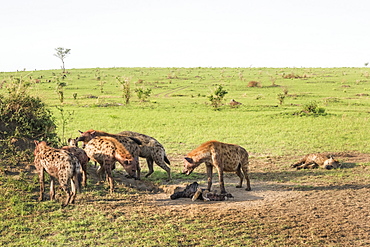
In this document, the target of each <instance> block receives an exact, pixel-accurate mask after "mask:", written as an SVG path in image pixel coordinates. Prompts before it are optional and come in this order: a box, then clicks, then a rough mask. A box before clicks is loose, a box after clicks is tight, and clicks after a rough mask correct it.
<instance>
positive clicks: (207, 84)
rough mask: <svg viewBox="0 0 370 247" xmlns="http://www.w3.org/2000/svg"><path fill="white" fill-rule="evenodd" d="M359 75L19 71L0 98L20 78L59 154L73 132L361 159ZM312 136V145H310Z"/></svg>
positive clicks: (364, 71)
mask: <svg viewBox="0 0 370 247" xmlns="http://www.w3.org/2000/svg"><path fill="white" fill-rule="evenodd" d="M369 71H370V69H369V68H326V69H324V68H95V69H70V70H67V71H66V72H65V73H63V72H61V71H60V70H49V71H32V72H27V71H22V72H17V73H2V74H1V77H0V82H1V85H0V86H1V89H0V93H2V94H6V93H7V92H8V91H9V90H17V89H15V88H13V89H10V88H11V87H13V86H14V83H12V81H14V80H18V79H19V78H22V84H23V85H27V88H28V91H29V94H30V95H31V96H33V97H37V98H39V99H40V100H41V102H42V103H43V104H45V106H46V109H47V110H48V111H50V112H51V114H52V116H53V117H54V118H55V124H56V126H57V129H56V133H57V134H58V136H59V138H60V139H61V142H62V143H60V145H62V144H63V143H65V141H66V139H67V138H69V137H75V136H76V135H78V132H77V131H78V130H86V129H91V128H95V129H101V130H105V131H108V132H113V133H115V132H120V131H123V130H133V131H138V132H142V133H147V134H149V135H152V136H155V137H156V138H157V139H159V140H160V141H161V142H162V143H164V144H165V146H166V149H167V150H168V152H170V153H171V152H172V153H184V152H186V151H187V150H188V149H191V148H194V147H195V146H197V145H198V144H199V143H201V142H203V141H207V140H210V139H217V140H220V141H225V142H231V143H237V144H239V145H242V146H245V147H246V148H247V149H249V150H250V151H252V152H256V153H273V154H291V153H296V152H299V153H304V152H307V151H315V150H322V149H325V150H343V149H353V150H355V149H359V150H360V151H369V152H370V150H368V145H364V143H365V142H366V140H365V138H364V136H365V135H364V134H363V135H362V134H361V133H362V131H365V129H366V126H368V125H369V123H368V121H367V120H366V119H367V118H368V114H369V113H368V109H369V106H370V97H369V94H370V87H369V83H370V78H369ZM17 78H18V79H17ZM251 82H253V83H251ZM12 85H13V86H12ZM251 85H252V86H251ZM231 99H233V100H236V101H237V102H240V103H242V104H241V105H238V107H232V106H230V105H229V104H227V103H226V102H229V101H230V100H231ZM213 109H218V111H214V110H213ZM303 116H305V117H310V116H312V117H315V118H314V119H310V118H309V119H307V118H301V117H303ZM317 116H321V117H320V118H317ZM333 122H335V123H336V124H335V125H333V124H332V123H333ZM323 129H325V134H324V135H323V134H322V131H323ZM355 129H356V130H357V131H352V130H355ZM283 133H284V134H283ZM312 136H320V140H319V138H312ZM292 137H294V138H292ZM33 138H38V139H42V138H45V137H43V136H38V135H34V136H33ZM343 140H353V142H352V141H351V142H346V143H343ZM291 144H293V145H291Z"/></svg>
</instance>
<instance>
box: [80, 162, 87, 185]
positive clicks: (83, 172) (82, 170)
mask: <svg viewBox="0 0 370 247" xmlns="http://www.w3.org/2000/svg"><path fill="white" fill-rule="evenodd" d="M86 173H87V163H86V164H83V165H82V164H81V174H82V183H81V184H82V185H83V186H84V187H86V184H87V174H86Z"/></svg>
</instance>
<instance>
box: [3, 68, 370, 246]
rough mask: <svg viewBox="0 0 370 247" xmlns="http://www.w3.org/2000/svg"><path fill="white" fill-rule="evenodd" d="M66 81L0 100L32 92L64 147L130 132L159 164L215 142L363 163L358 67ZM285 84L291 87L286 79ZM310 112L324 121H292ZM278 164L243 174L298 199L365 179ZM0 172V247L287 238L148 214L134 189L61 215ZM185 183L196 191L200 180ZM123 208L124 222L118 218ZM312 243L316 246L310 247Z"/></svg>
mask: <svg viewBox="0 0 370 247" xmlns="http://www.w3.org/2000/svg"><path fill="white" fill-rule="evenodd" d="M68 72H69V73H68V74H67V75H66V78H64V79H62V77H61V76H62V75H61V72H60V71H57V70H55V71H33V72H27V71H26V72H18V73H2V74H1V75H0V83H1V87H0V93H1V94H6V90H7V85H8V83H9V82H10V81H11V80H12V78H11V77H15V78H21V79H23V80H24V81H25V82H30V83H31V84H30V88H29V93H30V94H31V95H34V96H38V97H40V98H41V99H42V100H43V101H44V102H45V103H46V104H47V106H48V107H49V109H50V110H51V111H52V113H53V115H54V117H55V119H56V123H57V126H58V129H57V132H58V134H59V136H60V137H61V138H62V140H63V141H65V140H66V139H67V138H69V137H76V136H78V135H79V133H78V130H82V131H85V130H88V129H97V130H104V131H107V132H112V133H118V132H120V131H123V130H132V131H137V132H141V133H144V134H148V135H150V136H153V137H155V138H156V139H157V140H159V141H160V142H161V143H162V144H163V145H164V147H165V148H166V151H167V154H168V155H169V157H174V158H176V157H182V156H183V155H185V154H186V153H188V152H189V151H190V150H192V149H193V148H195V147H197V146H198V145H200V144H201V143H202V142H205V141H208V140H212V139H216V140H219V141H223V142H229V143H235V144H239V145H241V146H243V147H245V148H246V149H247V151H249V152H250V154H251V162H252V163H253V159H258V158H259V157H267V156H269V157H276V156H298V155H303V154H306V153H310V152H346V151H358V152H362V153H370V145H368V130H369V129H370V122H369V117H370V115H369V113H370V112H369V109H370V96H369V95H370V78H369V73H370V69H368V68H325V69H324V68H105V69H103V68H101V69H71V70H69V71H68ZM288 74H294V75H299V76H300V77H301V78H296V79H284V78H283V76H284V75H288ZM97 77H100V81H99V80H97ZM116 77H127V78H129V79H130V81H131V91H132V98H131V103H130V104H129V105H125V104H124V99H123V98H122V91H121V88H120V84H119V83H118V82H117V80H116ZM58 80H59V82H60V81H64V82H66V84H67V86H66V87H65V88H64V89H63V91H64V102H63V103H61V102H60V100H59V98H58V94H57V93H56V92H55V89H56V83H57V81H58ZM102 81H103V82H104V83H101V82H102ZM249 81H258V82H260V83H261V84H262V87H257V88H249V87H247V85H248V82H249ZM219 84H220V85H222V86H223V88H224V89H225V90H226V91H228V94H226V96H225V105H224V106H222V107H221V109H220V110H214V109H213V108H212V107H211V106H210V105H209V103H210V102H209V101H208V98H207V96H208V95H210V94H212V93H213V91H214V89H215V87H216V86H217V85H219ZM136 87H144V88H150V89H151V90H152V94H151V96H150V98H149V101H148V102H140V101H139V99H138V98H137V96H136V95H135V94H134V89H135V88H136ZM283 90H286V91H287V92H288V93H287V95H286V96H285V98H284V101H283V104H282V105H279V101H278V98H277V96H278V94H280V93H282V92H283ZM74 94H77V98H76V99H74V97H73V95H74ZM91 96H94V97H93V98H92V97H91ZM231 99H235V100H236V101H239V102H242V103H243V105H241V106H240V107H237V108H231V107H230V106H228V105H227V104H226V103H227V102H229V101H230V100H231ZM312 101H316V102H318V104H319V107H322V108H324V109H325V114H323V115H294V113H296V112H299V111H300V110H302V107H303V106H304V105H305V104H307V103H309V102H312ZM57 107H59V108H57ZM61 109H62V110H61ZM62 113H63V114H64V117H63V116H62ZM63 129H64V132H63ZM172 165H173V171H174V172H175V174H174V175H173V177H174V178H175V179H184V181H185V180H186V179H187V178H186V177H184V176H183V175H180V174H178V172H179V171H180V170H181V162H180V161H178V160H176V161H174V162H172ZM279 165H281V166H279V167H278V166H276V167H278V168H276V167H275V168H276V169H277V170H271V169H270V167H256V169H258V171H256V170H254V171H253V170H251V174H252V177H253V179H255V180H259V181H268V182H278V183H281V184H282V186H283V185H284V186H286V188H287V189H294V190H301V191H306V190H312V189H317V190H319V189H325V188H328V187H329V186H331V185H335V186H344V185H346V184H350V183H351V182H353V181H357V182H359V183H360V184H365V182H366V181H368V178H369V176H368V174H367V173H366V172H363V170H365V169H367V168H368V166H369V164H368V163H361V164H357V165H356V166H355V167H354V168H353V169H348V168H345V169H339V170H334V171H323V170H319V169H318V170H314V171H295V172H291V170H289V169H288V167H289V164H287V163H283V164H279ZM145 169H146V166H144V167H143V170H144V172H145ZM155 169H156V171H155V173H154V174H153V175H152V177H151V178H150V180H151V181H155V182H156V183H160V182H161V178H165V177H166V175H165V173H164V172H162V171H161V170H158V169H157V168H155ZM1 172H2V175H1V176H0V187H1V189H0V192H1V193H0V211H1V212H2V213H1V215H0V221H1V223H0V233H1V237H0V245H7V246H51V245H53V246H54V245H55V246H64V245H74V246H93V245H94V246H95V245H104V246H117V245H120V246H129V245H130V246H240V245H252V246H253V245H256V244H257V245H258V244H260V245H261V244H263V245H265V246H279V245H284V243H285V242H284V241H285V239H286V236H285V235H283V233H280V232H279V230H278V229H288V230H289V229H290V228H291V227H293V226H291V225H289V224H288V223H286V224H285V225H279V222H278V221H274V222H271V223H270V224H268V225H266V223H263V222H262V221H260V220H258V218H253V217H251V216H250V217H247V216H246V218H245V219H240V221H239V222H235V221H227V218H228V215H220V216H216V217H214V218H210V217H209V216H207V215H187V214H186V213H183V212H181V210H179V211H171V212H170V211H168V212H166V211H163V212H161V213H158V211H155V212H154V211H153V212H152V211H151V206H150V205H145V204H142V203H140V202H139V201H136V200H132V198H136V197H138V198H140V196H141V195H140V194H139V195H138V194H137V191H135V190H134V189H125V190H124V189H122V188H117V189H118V192H116V193H114V194H113V195H109V194H107V193H106V191H105V190H104V189H103V188H102V186H96V185H93V184H89V187H88V189H87V190H86V191H85V192H84V193H83V194H82V195H79V197H78V199H77V200H78V203H77V204H76V205H74V206H70V207H68V208H66V209H62V208H60V205H59V204H58V203H56V202H49V201H46V202H42V203H38V202H36V199H37V191H38V181H37V179H34V180H32V181H30V180H26V179H25V178H24V177H22V176H19V177H17V178H15V177H12V176H11V175H5V173H4V171H3V170H1ZM25 177H26V176H25ZM188 178H189V179H197V178H200V180H204V171H203V170H198V171H197V172H195V173H193V174H192V177H188ZM285 184H286V185H285ZM130 203H132V207H130V210H129V211H124V212H122V211H119V210H118V209H116V208H120V206H122V205H126V204H130ZM125 208H128V207H125ZM178 213H180V215H177V214H178ZM273 229H277V230H276V231H277V232H274V230H273ZM304 241H308V240H304V239H302V242H304ZM310 243H311V244H313V245H320V243H319V242H315V240H312V242H310Z"/></svg>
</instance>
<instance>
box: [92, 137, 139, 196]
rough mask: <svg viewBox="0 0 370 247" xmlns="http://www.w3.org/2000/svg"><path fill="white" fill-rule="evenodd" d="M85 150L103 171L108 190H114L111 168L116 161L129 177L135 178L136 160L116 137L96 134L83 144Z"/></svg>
mask: <svg viewBox="0 0 370 247" xmlns="http://www.w3.org/2000/svg"><path fill="white" fill-rule="evenodd" d="M85 151H86V153H87V155H88V156H89V158H90V159H91V160H93V161H96V162H98V163H99V164H100V166H101V167H102V168H103V171H105V174H106V175H107V178H108V183H109V186H110V192H113V190H114V181H113V177H112V170H113V169H114V167H115V163H116V161H117V162H119V163H120V164H121V165H122V166H123V168H124V169H125V170H126V172H127V173H128V175H129V176H130V177H133V178H136V172H137V160H136V159H135V158H134V157H133V156H132V155H131V154H130V152H128V151H127V149H126V148H125V147H124V146H123V145H122V144H121V143H120V142H119V141H117V139H115V138H113V137H109V136H97V137H95V138H93V139H91V140H90V141H89V142H88V143H87V144H86V145H85Z"/></svg>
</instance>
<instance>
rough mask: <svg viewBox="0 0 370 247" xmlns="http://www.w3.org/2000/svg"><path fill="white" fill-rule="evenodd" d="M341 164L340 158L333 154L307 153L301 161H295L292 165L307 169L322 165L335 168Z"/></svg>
mask: <svg viewBox="0 0 370 247" xmlns="http://www.w3.org/2000/svg"><path fill="white" fill-rule="evenodd" d="M340 166H341V164H340V163H339V161H338V160H336V159H334V157H333V156H332V155H326V154H320V153H315V154H307V155H306V156H304V157H303V158H302V159H301V160H300V161H298V162H297V163H294V164H293V165H292V167H295V168H297V169H298V170H299V169H302V168H303V169H307V168H311V169H312V168H318V167H322V168H325V169H328V170H330V169H333V168H338V167H340Z"/></svg>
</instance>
